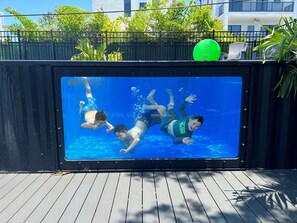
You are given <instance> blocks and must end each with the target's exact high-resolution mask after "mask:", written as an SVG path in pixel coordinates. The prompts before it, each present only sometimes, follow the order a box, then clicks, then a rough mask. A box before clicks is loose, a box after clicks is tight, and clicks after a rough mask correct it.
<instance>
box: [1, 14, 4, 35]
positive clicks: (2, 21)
mask: <svg viewBox="0 0 297 223" xmlns="http://www.w3.org/2000/svg"><path fill="white" fill-rule="evenodd" d="M0 15H3V13H2V12H0ZM3 25H4V18H3V17H0V31H4V29H3Z"/></svg>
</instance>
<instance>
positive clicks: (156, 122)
mask: <svg viewBox="0 0 297 223" xmlns="http://www.w3.org/2000/svg"><path fill="white" fill-rule="evenodd" d="M61 91H62V111H63V127H64V128H63V130H64V146H65V158H66V159H67V160H114V159H116V160H118V159H159V158H161V159H162V158H187V159H193V158H235V157H237V156H238V151H239V135H240V112H241V95H242V78H241V77H240V76H226V77H222V76H211V77H155V78H154V77H135V78H133V77H88V78H83V77H62V78H61ZM87 97H88V98H87ZM185 101H187V102H185ZM180 105H182V106H185V107H184V108H183V107H182V108H181V109H179V107H180ZM102 110H103V111H102ZM79 111H80V112H79ZM105 115H106V118H107V119H106V118H105ZM202 117H203V120H202ZM95 119H96V120H97V121H95ZM105 119H106V120H105ZM202 122H203V124H202ZM111 125H113V126H114V127H115V130H112V126H111ZM138 138H139V140H140V141H139V142H138V141H137V140H138ZM134 140H135V141H134ZM133 142H134V143H136V144H135V147H134V148H132V147H133V145H132V143H133ZM131 145H132V147H131Z"/></svg>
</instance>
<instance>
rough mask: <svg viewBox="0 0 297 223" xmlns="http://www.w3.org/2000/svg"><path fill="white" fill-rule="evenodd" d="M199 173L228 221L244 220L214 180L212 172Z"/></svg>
mask: <svg viewBox="0 0 297 223" xmlns="http://www.w3.org/2000/svg"><path fill="white" fill-rule="evenodd" d="M199 175H200V176H201V177H202V179H203V181H204V184H205V185H206V187H207V189H208V190H209V192H210V193H211V194H212V197H213V199H214V200H215V202H216V204H217V205H218V207H219V209H220V210H221V212H222V214H223V215H224V218H225V219H226V220H227V222H238V223H239V222H243V219H242V218H241V217H240V215H239V214H238V212H237V211H236V209H235V208H234V206H233V205H232V204H231V203H230V201H229V200H228V198H227V197H226V196H225V194H224V193H223V192H222V190H221V189H220V187H219V186H218V185H217V183H216V182H215V181H214V179H213V177H212V175H211V173H210V172H205V171H204V172H199Z"/></svg>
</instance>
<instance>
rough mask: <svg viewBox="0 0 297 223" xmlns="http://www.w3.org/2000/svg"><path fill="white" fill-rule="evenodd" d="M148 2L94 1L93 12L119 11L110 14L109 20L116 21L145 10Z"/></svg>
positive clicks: (133, 0)
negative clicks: (121, 16)
mask: <svg viewBox="0 0 297 223" xmlns="http://www.w3.org/2000/svg"><path fill="white" fill-rule="evenodd" d="M147 2H150V0H108V1H107V0H92V9H93V12H96V11H98V10H100V9H102V10H103V11H104V12H110V11H118V12H116V13H108V16H109V18H111V19H115V18H117V17H118V16H120V15H124V13H126V14H127V15H128V16H131V15H133V13H134V12H133V10H137V9H139V8H144V7H145V4H146V3H147ZM169 2H170V3H171V2H175V0H169ZM131 10H132V11H131ZM123 12H124V13H123Z"/></svg>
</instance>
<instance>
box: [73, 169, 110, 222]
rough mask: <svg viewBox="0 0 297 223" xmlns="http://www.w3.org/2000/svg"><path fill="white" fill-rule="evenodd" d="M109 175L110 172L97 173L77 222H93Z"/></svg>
mask: <svg viewBox="0 0 297 223" xmlns="http://www.w3.org/2000/svg"><path fill="white" fill-rule="evenodd" d="M108 175H109V173H100V174H98V175H97V177H96V179H95V182H94V184H93V186H92V188H91V190H90V193H89V194H88V196H87V197H86V200H85V202H84V204H83V206H82V209H81V210H80V212H79V215H78V216H77V218H76V221H75V222H81V223H88V222H92V219H93V216H94V213H95V211H96V207H97V204H98V202H99V201H100V198H101V195H102V192H103V190H104V187H105V183H106V180H107V178H108Z"/></svg>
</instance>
